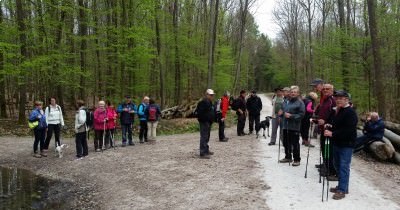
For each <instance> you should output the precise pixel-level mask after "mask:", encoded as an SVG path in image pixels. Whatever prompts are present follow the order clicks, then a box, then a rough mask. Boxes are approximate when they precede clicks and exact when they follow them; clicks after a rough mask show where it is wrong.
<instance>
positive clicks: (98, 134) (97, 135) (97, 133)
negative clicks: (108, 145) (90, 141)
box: [94, 130, 105, 149]
mask: <svg viewBox="0 0 400 210" xmlns="http://www.w3.org/2000/svg"><path fill="white" fill-rule="evenodd" d="M103 135H104V130H94V149H102V148H103ZM104 138H105V137H104ZM104 140H105V139H104Z"/></svg>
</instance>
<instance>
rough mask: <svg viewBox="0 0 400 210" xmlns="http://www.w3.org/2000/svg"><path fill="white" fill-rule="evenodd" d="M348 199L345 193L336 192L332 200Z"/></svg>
mask: <svg viewBox="0 0 400 210" xmlns="http://www.w3.org/2000/svg"><path fill="white" fill-rule="evenodd" d="M344 197H346V194H345V193H344V192H340V191H336V192H335V194H333V196H332V198H333V199H334V200H340V199H343V198H344Z"/></svg>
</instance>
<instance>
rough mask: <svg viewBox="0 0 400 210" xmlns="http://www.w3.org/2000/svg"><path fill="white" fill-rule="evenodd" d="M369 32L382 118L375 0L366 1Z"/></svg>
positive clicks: (381, 74) (382, 108)
mask: <svg viewBox="0 0 400 210" xmlns="http://www.w3.org/2000/svg"><path fill="white" fill-rule="evenodd" d="M367 2H368V16H369V31H370V34H371V45H372V54H373V57H374V73H375V85H376V95H377V100H378V112H379V114H381V116H382V117H383V118H384V117H385V116H386V107H385V106H386V100H385V89H384V88H385V87H384V85H383V72H382V57H381V52H380V47H381V46H380V43H379V34H378V30H379V27H378V21H377V16H376V0H368V1H367Z"/></svg>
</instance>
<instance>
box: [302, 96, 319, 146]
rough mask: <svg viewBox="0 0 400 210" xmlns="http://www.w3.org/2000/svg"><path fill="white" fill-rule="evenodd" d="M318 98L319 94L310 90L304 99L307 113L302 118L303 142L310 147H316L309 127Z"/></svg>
mask: <svg viewBox="0 0 400 210" xmlns="http://www.w3.org/2000/svg"><path fill="white" fill-rule="evenodd" d="M317 99H318V95H317V94H316V93H315V92H310V93H308V95H307V96H306V97H304V99H303V103H304V106H305V107H306V113H305V115H304V117H303V119H302V120H301V129H300V131H301V139H302V144H303V145H305V146H308V147H315V146H314V145H312V144H311V138H309V129H310V126H311V123H310V119H311V117H312V116H313V114H314V111H315V110H314V109H315V102H316V101H317Z"/></svg>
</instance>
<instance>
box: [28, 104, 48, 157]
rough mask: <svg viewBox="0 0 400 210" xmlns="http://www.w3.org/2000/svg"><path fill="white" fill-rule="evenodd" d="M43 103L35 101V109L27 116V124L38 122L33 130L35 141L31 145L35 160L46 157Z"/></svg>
mask: <svg viewBox="0 0 400 210" xmlns="http://www.w3.org/2000/svg"><path fill="white" fill-rule="evenodd" d="M42 105H43V102H41V101H35V109H33V111H32V113H31V115H30V116H29V122H35V121H38V125H37V126H36V127H35V128H34V129H33V132H34V134H35V141H34V143H33V156H34V157H37V158H41V157H47V154H46V150H45V142H44V140H45V137H46V128H47V124H46V115H45V114H44V111H43V109H42ZM39 144H40V154H39V153H38V145H39Z"/></svg>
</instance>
